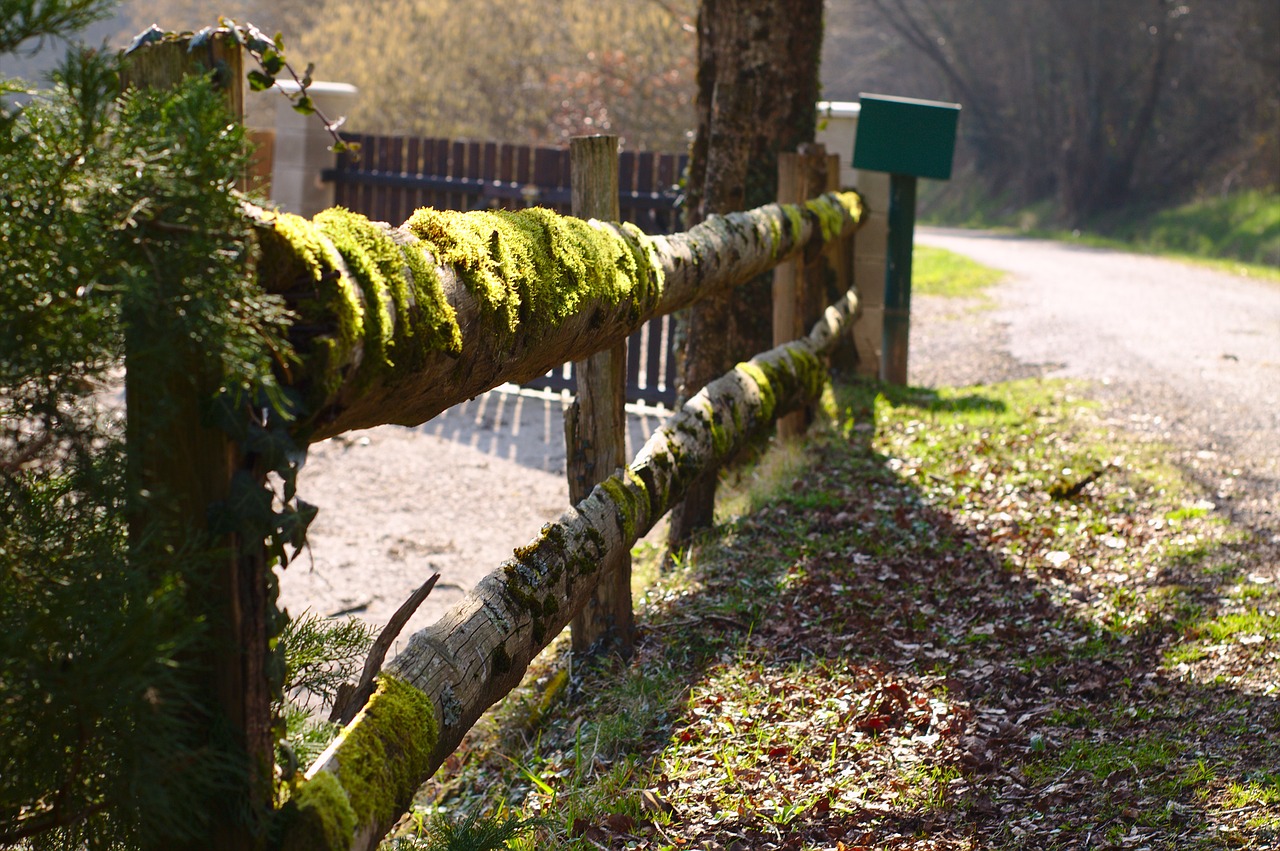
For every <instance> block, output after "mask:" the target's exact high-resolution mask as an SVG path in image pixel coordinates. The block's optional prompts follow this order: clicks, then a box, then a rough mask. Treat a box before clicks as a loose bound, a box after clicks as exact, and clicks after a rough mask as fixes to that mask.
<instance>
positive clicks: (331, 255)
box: [249, 193, 862, 440]
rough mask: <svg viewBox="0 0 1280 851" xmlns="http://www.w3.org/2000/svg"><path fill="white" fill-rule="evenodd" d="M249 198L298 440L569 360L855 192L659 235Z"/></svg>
mask: <svg viewBox="0 0 1280 851" xmlns="http://www.w3.org/2000/svg"><path fill="white" fill-rule="evenodd" d="M249 209H250V213H251V215H253V216H254V218H255V219H256V221H257V223H258V225H259V231H260V243H261V245H262V262H261V263H260V265H259V280H260V281H261V282H262V284H263V286H264V288H265V289H267V290H269V291H271V292H277V293H281V294H283V295H284V296H285V297H286V299H288V301H289V303H290V305H291V306H292V307H293V309H294V310H295V312H297V313H298V315H299V320H298V322H297V323H296V324H295V326H294V335H293V336H294V341H295V345H296V348H297V350H298V351H299V353H300V355H301V358H302V368H301V369H300V370H299V373H300V374H299V376H298V377H297V379H296V380H295V382H294V383H295V384H296V385H297V386H299V387H300V388H301V389H302V390H303V395H304V397H305V402H304V410H303V411H302V413H301V416H300V417H299V420H298V424H297V427H296V428H297V431H298V433H299V434H300V435H301V436H303V437H304V438H306V439H309V440H320V439H323V438H325V437H330V436H333V435H335V434H340V433H342V432H344V431H348V430H351V429H356V428H368V427H372V426H375V425H381V424H384V423H398V424H401V425H417V424H420V423H422V422H425V421H426V420H428V419H430V418H431V417H433V416H435V415H436V414H438V413H440V412H441V411H443V410H445V409H446V408H449V407H451V406H453V405H455V404H458V403H459V402H462V401H464V400H466V399H469V398H471V397H473V396H475V395H476V394H478V393H482V392H484V391H486V390H489V389H491V388H492V387H496V386H497V385H499V384H501V383H503V382H504V381H512V382H516V383H520V382H524V381H528V380H529V379H531V378H534V377H535V376H538V375H541V374H543V373H545V372H546V371H547V370H549V369H552V368H554V367H556V366H558V365H560V364H563V363H565V362H568V361H573V360H581V359H583V358H585V357H587V356H589V355H591V354H594V353H596V352H598V351H602V350H604V349H607V348H608V347H610V346H612V345H614V344H616V343H619V342H621V341H622V340H624V339H626V337H627V336H628V335H629V334H631V333H632V332H633V331H635V330H637V329H638V328H639V327H640V326H641V325H642V324H643V323H644V322H645V321H647V320H648V319H651V318H653V317H656V316H662V315H665V314H667V313H670V312H672V311H674V310H678V309H680V308H681V307H685V306H687V305H689V304H691V303H692V302H693V301H695V300H696V299H698V298H701V297H704V296H706V295H708V294H710V293H714V292H719V291H722V290H724V289H727V288H729V287H733V286H737V285H738V284H740V283H742V282H744V281H747V280H750V279H751V278H752V277H754V276H755V275H758V274H760V273H761V272H764V271H767V270H768V269H770V268H772V267H773V266H774V265H775V264H776V263H777V262H778V261H779V260H781V259H785V258H787V257H789V256H791V255H792V254H794V253H795V252H797V251H800V250H801V249H803V248H805V247H806V246H810V245H814V244H816V243H817V242H818V241H820V240H822V239H823V238H828V239H829V238H832V236H833V235H839V236H844V235H847V234H848V233H851V232H852V230H853V229H854V228H855V227H856V226H857V225H858V224H860V222H861V218H862V207H861V202H860V200H859V198H858V196H857V195H856V194H854V193H828V194H827V195H824V196H823V197H822V198H820V199H817V200H816V201H813V202H810V203H809V204H808V205H805V206H785V205H781V206H780V205H777V204H770V205H767V206H765V207H761V208H759V209H757V210H751V211H748V212H744V213H733V214H730V215H728V216H713V217H710V218H709V219H707V220H706V221H705V222H703V223H702V224H700V225H698V226H697V227H695V228H693V229H692V230H690V231H688V232H686V233H682V234H675V235H672V236H668V237H661V236H655V237H650V236H646V235H644V234H642V233H641V232H640V231H639V230H638V229H636V228H635V227H634V226H632V225H617V224H611V223H602V222H597V221H594V220H592V221H583V220H580V219H574V218H571V217H567V216H559V215H557V214H555V213H553V212H550V211H548V210H542V209H538V208H534V209H532V210H523V211H519V212H514V213H506V212H490V211H477V212H471V213H458V212H441V211H435V210H421V211H419V212H417V213H415V214H414V216H413V217H412V218H411V219H410V221H409V222H408V223H407V224H406V226H404V227H401V228H392V227H390V226H387V225H382V224H380V223H375V222H368V221H366V220H364V219H363V217H358V216H356V214H353V213H349V212H345V211H343V212H334V211H329V212H326V213H322V214H321V215H320V216H318V217H317V222H318V223H319V224H317V223H313V222H308V221H306V220H304V219H299V218H298V217H296V216H289V215H286V214H277V213H271V212H267V211H263V210H260V209H257V208H249ZM335 243H341V244H342V250H341V251H339V248H338V247H337V246H336V245H335ZM392 246H394V249H395V250H396V251H398V252H400V255H401V257H402V258H403V260H404V264H403V266H402V267H401V268H400V269H399V270H397V269H396V263H395V262H394V257H395V255H394V254H393V253H392Z"/></svg>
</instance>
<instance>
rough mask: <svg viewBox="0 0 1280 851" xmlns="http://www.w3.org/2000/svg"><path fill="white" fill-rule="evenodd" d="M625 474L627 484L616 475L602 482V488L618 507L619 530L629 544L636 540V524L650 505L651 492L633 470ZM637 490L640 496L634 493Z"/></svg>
mask: <svg viewBox="0 0 1280 851" xmlns="http://www.w3.org/2000/svg"><path fill="white" fill-rule="evenodd" d="M623 473H624V475H625V476H626V478H627V482H626V483H624V482H623V481H622V480H621V479H620V478H618V476H616V475H615V476H610V477H609V478H607V479H605V480H604V481H603V482H601V483H600V487H602V488H604V491H605V493H607V494H608V495H609V499H610V500H611V501H612V502H613V504H614V506H616V508H617V512H618V514H617V517H618V524H619V529H620V530H621V532H622V536H623V538H624V540H625V541H626V542H628V543H629V542H632V541H634V540H635V539H636V524H637V523H638V522H639V521H640V517H641V512H642V511H643V510H644V509H645V507H647V505H648V503H649V492H648V489H647V488H645V486H644V482H642V481H641V480H640V479H639V478H638V477H637V476H636V475H635V474H634V473H632V472H631V470H624V471H623ZM637 490H638V491H639V492H640V495H639V496H637V495H636V493H635V492H634V491H637ZM642 500H643V501H642Z"/></svg>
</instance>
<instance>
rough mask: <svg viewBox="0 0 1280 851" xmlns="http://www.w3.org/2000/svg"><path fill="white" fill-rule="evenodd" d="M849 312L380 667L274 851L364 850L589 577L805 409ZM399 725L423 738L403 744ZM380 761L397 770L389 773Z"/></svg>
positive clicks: (753, 370) (708, 390)
mask: <svg viewBox="0 0 1280 851" xmlns="http://www.w3.org/2000/svg"><path fill="white" fill-rule="evenodd" d="M856 305H857V300H856V296H855V295H854V293H853V292H849V293H846V294H845V296H844V297H843V298H842V299H841V300H840V301H839V302H837V303H836V304H834V305H832V306H831V307H828V308H827V310H826V312H825V314H824V316H823V318H822V319H821V320H820V321H819V322H818V323H817V325H815V327H814V329H813V331H812V332H811V333H810V334H809V335H808V336H807V337H805V338H803V339H800V340H796V341H794V342H791V343H788V344H786V345H785V346H780V347H778V348H775V349H772V350H770V351H768V352H765V353H763V354H761V355H758V356H756V357H755V358H752V359H751V360H750V361H748V362H746V363H742V364H739V365H738V366H737V367H735V368H734V369H733V370H732V371H731V372H729V373H728V374H726V375H724V376H722V377H721V378H719V379H717V380H715V381H713V382H711V383H709V384H708V385H707V386H706V387H704V388H703V389H702V390H701V391H700V392H699V393H698V394H697V395H696V396H694V398H692V399H691V400H689V402H687V403H686V404H685V405H684V407H683V408H682V409H681V410H680V412H679V413H677V414H676V415H674V416H673V417H672V418H671V420H670V421H668V422H667V423H666V424H665V425H664V426H662V427H661V428H659V429H658V430H657V431H656V432H655V433H654V434H653V436H652V437H651V438H650V439H649V440H648V442H647V443H646V444H645V445H644V447H643V448H642V449H641V450H640V452H639V454H638V455H637V456H636V458H635V459H634V460H633V461H632V462H631V464H630V465H629V466H628V467H626V468H625V469H624V470H620V471H619V472H617V473H615V474H614V475H613V476H611V477H609V478H608V479H607V480H606V481H604V482H602V483H601V484H599V485H597V486H596V487H595V488H594V489H593V490H592V491H591V493H590V495H588V497H587V498H586V499H585V500H583V501H581V502H579V503H578V504H577V505H576V506H575V507H574V508H571V509H569V510H568V511H566V512H565V513H564V514H563V515H561V517H560V519H559V520H558V521H556V522H555V523H549V524H547V525H546V526H544V527H543V529H542V532H541V534H540V535H539V536H538V537H537V538H536V539H535V540H534V541H532V542H531V543H530V544H529V545H527V546H524V547H520V548H518V549H517V550H516V551H515V553H514V558H512V559H511V560H509V561H507V562H505V563H504V564H503V565H501V566H500V567H499V568H498V569H497V570H495V571H494V572H492V573H490V574H489V575H488V576H486V577H484V578H483V579H481V580H480V582H479V583H478V584H477V585H476V587H475V588H474V589H473V590H472V591H471V592H469V593H468V594H467V595H466V597H464V598H463V599H462V600H461V601H460V602H458V603H457V604H455V605H454V606H453V607H452V608H451V609H450V610H449V611H448V612H446V613H445V614H444V616H442V617H441V618H440V620H438V621H437V622H436V623H435V624H433V625H431V626H429V627H427V628H425V629H423V630H420V631H419V632H418V633H416V634H415V635H414V636H413V637H412V638H410V639H409V644H408V646H407V647H406V649H405V650H404V652H402V653H401V654H400V655H398V656H397V657H396V658H395V659H393V660H391V662H389V663H388V664H387V666H386V668H385V669H384V674H383V676H382V678H381V680H380V685H379V692H378V693H375V696H374V698H373V700H372V701H371V702H370V704H369V706H367V707H366V708H365V710H363V711H362V712H361V714H360V715H358V716H357V717H356V719H355V720H354V721H353V722H352V723H351V724H350V725H348V726H347V727H346V728H345V729H344V730H343V733H342V734H341V736H339V738H338V739H337V741H335V742H334V743H333V745H331V746H330V747H329V748H328V749H327V750H326V751H325V753H324V754H322V755H321V756H320V757H319V758H318V759H317V760H316V762H315V763H314V764H313V765H312V766H311V767H310V769H309V770H308V771H307V773H306V780H305V782H304V783H303V784H302V786H301V787H300V789H299V791H298V796H297V799H296V801H295V804H294V806H296V807H297V815H296V820H295V822H294V824H293V827H292V828H291V834H290V836H289V838H288V839H287V840H286V843H285V847H286V848H302V847H310V848H313V849H314V848H326V849H329V848H334V849H336V848H351V849H371V848H373V847H374V846H375V845H376V844H377V841H378V839H379V838H380V837H381V836H382V835H383V834H384V833H385V832H386V830H387V829H388V828H389V827H390V826H391V825H392V823H394V821H395V819H396V818H397V817H398V815H399V814H400V813H401V812H403V810H404V808H405V807H407V806H408V805H409V802H410V801H411V799H412V796H413V793H414V791H415V790H416V789H417V787H418V786H419V785H420V784H421V783H422V782H423V781H425V780H426V779H427V778H428V777H430V775H431V774H432V773H434V772H435V770H436V769H437V768H438V767H439V766H440V765H441V764H442V763H443V762H444V760H445V759H446V758H447V757H448V756H449V754H451V753H452V752H453V751H454V750H455V749H456V748H457V746H458V744H459V743H460V742H461V740H462V737H463V735H464V734H465V733H466V732H467V731H468V730H469V729H470V728H471V726H472V725H473V724H474V723H475V721H476V720H477V719H478V718H479V717H480V715H481V714H482V713H483V712H484V711H485V709H487V708H488V707H490V706H492V705H493V704H494V703H496V702H497V701H498V700H499V699H501V698H502V697H503V696H504V695H506V694H507V693H508V692H510V691H511V689H513V688H515V686H516V685H518V684H519V682H520V680H521V679H522V678H523V676H524V673H525V671H526V670H527V668H528V665H529V663H530V662H531V661H532V660H533V658H534V657H535V656H536V655H537V654H538V653H539V652H540V651H541V650H542V649H543V648H544V647H546V645H547V644H549V643H550V642H551V640H552V639H553V638H554V637H555V636H556V635H557V634H558V633H559V632H560V630H562V629H563V628H564V626H565V625H566V624H567V623H569V621H570V619H571V618H572V616H573V615H574V614H575V613H576V612H577V611H579V610H580V609H581V607H582V606H584V605H585V604H586V601H587V600H588V599H589V598H590V597H591V595H592V593H593V592H594V590H595V586H596V583H597V582H598V581H599V577H600V575H601V571H600V565H601V564H602V563H605V562H606V561H607V560H608V559H609V558H610V557H611V556H612V555H614V554H616V553H620V552H625V551H627V550H629V549H630V548H631V546H632V545H633V544H634V543H635V541H636V540H637V539H638V538H639V537H640V536H642V535H644V534H645V533H646V532H647V531H648V530H649V529H650V528H652V526H653V524H654V523H656V522H657V520H658V519H659V518H660V517H661V516H662V515H663V514H664V513H666V511H667V510H668V509H669V508H670V507H671V505H672V504H673V503H674V502H675V501H677V500H679V499H680V498H681V496H682V495H683V494H684V492H685V490H686V489H687V487H688V485H689V483H690V482H692V481H694V479H695V478H696V477H697V476H698V475H699V474H700V473H701V471H702V470H704V469H706V468H707V467H708V466H711V465H715V464H718V463H720V462H723V461H724V460H725V459H727V458H730V457H732V456H733V455H734V454H735V453H737V452H738V451H739V450H740V449H741V448H742V447H743V446H744V445H746V442H747V441H749V440H750V439H751V438H752V436H753V435H755V434H758V433H759V432H760V431H761V430H763V429H766V428H769V427H770V426H771V425H772V424H773V422H774V420H775V419H776V418H777V417H778V416H779V415H780V414H782V413H784V412H786V411H788V410H792V409H794V408H795V407H797V406H800V405H804V404H807V403H809V402H810V401H812V400H813V399H816V398H817V397H818V395H819V394H820V393H821V392H822V388H823V385H824V383H825V381H826V370H825V368H824V366H823V362H822V357H823V355H824V354H825V353H827V352H829V351H830V349H831V348H832V347H833V346H834V345H835V344H836V342H837V341H838V339H839V337H840V334H841V332H842V330H843V329H844V328H845V327H846V326H847V324H848V322H849V318H850V316H851V315H852V314H853V312H854V309H855V308H856ZM404 724H412V725H413V726H414V729H415V730H416V732H417V734H419V735H420V736H422V737H423V738H422V739H421V740H412V741H411V740H409V739H407V738H406V736H407V734H406V731H405V729H404V726H403V725H404ZM370 754H374V755H375V756H373V757H371V756H370ZM384 754H385V755H387V756H385V757H384V756H383V755H384ZM392 758H395V759H398V760H399V762H396V763H395V764H394V765H389V764H388V762H389V760H390V759H392ZM406 765H411V766H412V767H413V770H407V769H406V768H405V766H406ZM309 788H314V789H316V790H323V791H316V792H314V793H313V792H310V791H308V790H309ZM353 790H354V791H353ZM344 807H345V808H346V809H345V810H344V809H343V808H344ZM339 811H341V812H342V813H344V814H345V815H346V816H347V817H348V818H349V819H350V820H351V821H354V824H355V827H354V830H346V831H341V832H335V833H334V834H333V835H332V836H326V837H325V838H324V839H323V841H324V842H325V843H327V844H323V845H322V844H320V843H319V841H318V840H317V839H316V837H317V836H320V835H322V834H321V832H320V827H321V826H322V825H334V824H337V823H338V822H339V821H340V820H339V819H337V818H336V817H335V813H338V812H339Z"/></svg>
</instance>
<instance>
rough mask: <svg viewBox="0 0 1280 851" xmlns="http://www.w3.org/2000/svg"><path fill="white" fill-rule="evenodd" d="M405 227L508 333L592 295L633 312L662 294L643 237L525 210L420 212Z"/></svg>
mask: <svg viewBox="0 0 1280 851" xmlns="http://www.w3.org/2000/svg"><path fill="white" fill-rule="evenodd" d="M405 227H406V228H407V229H408V230H409V231H411V232H412V233H413V234H414V235H415V236H417V237H418V238H419V239H421V240H422V241H423V243H424V244H425V247H427V248H428V250H430V251H431V253H432V254H433V255H434V256H435V258H436V260H437V261H439V262H440V263H444V264H449V265H452V266H453V267H454V268H455V269H456V270H457V272H458V274H459V277H460V278H461V279H462V282H463V284H464V285H465V286H466V287H467V289H468V291H470V292H471V294H472V295H473V296H474V297H475V298H476V300H477V302H478V303H479V304H480V305H481V306H482V308H483V309H484V310H485V311H486V312H487V313H489V314H490V315H492V316H495V317H497V318H498V319H500V320H501V322H502V324H503V325H504V326H505V328H506V329H507V330H509V331H511V332H513V333H514V332H515V331H516V329H517V328H518V327H519V326H520V325H521V323H525V322H533V323H536V324H540V325H544V326H545V325H549V326H550V327H555V326H556V325H558V324H559V323H560V322H562V321H563V320H565V319H566V318H568V317H570V316H572V315H574V314H575V313H576V312H577V311H578V310H579V309H580V307H581V305H582V304H583V303H584V302H585V301H588V300H592V299H596V300H600V301H603V302H605V303H606V304H611V305H616V304H619V303H620V302H621V301H622V300H623V299H626V298H630V299H631V300H632V301H633V302H634V303H635V304H636V305H637V310H638V309H639V308H640V306H642V305H647V304H650V303H652V302H653V301H654V300H656V299H657V298H658V297H659V296H660V295H661V292H662V276H661V271H660V270H659V268H658V266H657V265H656V264H655V262H654V260H655V257H656V255H655V253H654V252H655V249H654V248H653V246H652V244H651V242H650V240H649V239H648V238H647V237H645V236H644V235H643V234H642V233H640V232H639V231H638V230H637V229H635V228H627V227H625V226H624V227H622V228H617V229H615V228H613V227H610V226H607V225H603V224H600V223H598V222H586V221H583V220H581V219H574V218H570V217H567V216H560V215H558V214H556V213H554V212H552V211H550V210H546V209H542V208H538V207H535V208H532V209H528V210H520V211H516V212H510V211H503V210H498V211H475V212H470V213H460V212H456V211H452V210H432V209H421V210H418V211H417V212H416V213H414V214H413V216H412V217H411V218H410V219H409V221H408V222H406V223H405Z"/></svg>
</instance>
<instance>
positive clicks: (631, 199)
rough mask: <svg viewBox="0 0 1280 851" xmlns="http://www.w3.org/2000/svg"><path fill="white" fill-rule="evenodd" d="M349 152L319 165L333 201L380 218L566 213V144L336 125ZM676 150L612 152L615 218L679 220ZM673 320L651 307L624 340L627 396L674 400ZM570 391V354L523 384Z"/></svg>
mask: <svg viewBox="0 0 1280 851" xmlns="http://www.w3.org/2000/svg"><path fill="white" fill-rule="evenodd" d="M345 136H346V138H348V139H349V140H350V141H352V142H357V143H359V145H360V150H359V153H358V154H354V155H353V154H350V153H342V154H339V155H338V158H337V163H336V165H335V167H334V168H332V169H328V170H326V171H324V172H323V173H322V177H323V179H325V180H327V181H330V182H332V183H333V184H334V203H335V204H336V205H338V206H340V207H346V208H347V209H348V210H351V211H353V212H357V213H360V214H362V215H365V216H368V217H369V218H370V219H373V220H375V221H381V222H390V223H391V224H399V223H400V222H403V221H404V220H405V219H406V218H408V216H409V215H410V214H411V213H412V212H413V211H414V210H416V209H418V208H419V207H434V208H436V209H438V210H485V209H507V210H511V209H520V208H523V207H530V206H534V205H537V206H542V207H549V208H551V209H553V210H555V211H556V212H559V213H564V214H567V213H569V212H570V211H571V210H570V208H571V203H570V180H569V174H570V158H569V149H568V148H552V147H535V146H531V145H510V144H503V143H500V142H472V141H464V140H458V139H431V138H419V137H416V136H381V135H371V134H358V133H357V134H345ZM687 164H688V156H687V155H685V154H662V153H653V152H648V151H640V152H637V151H623V152H621V153H620V154H619V155H618V207H619V217H618V221H621V222H630V223H631V224H634V225H636V226H637V227H639V228H640V229H641V230H642V231H644V232H645V233H648V234H669V233H675V232H676V231H678V230H679V229H680V227H679V225H680V221H679V220H680V201H681V195H680V190H679V186H678V184H679V181H680V179H681V177H682V176H683V174H684V171H685V166H686V165H687ZM673 331H674V320H673V319H672V318H670V317H659V318H657V319H655V320H654V321H653V322H652V323H651V324H650V325H647V326H645V327H644V328H643V329H641V330H640V331H637V332H636V333H635V334H634V335H633V336H632V337H631V339H630V340H629V341H628V343H627V345H628V350H629V354H628V364H629V373H628V377H627V378H628V380H627V399H628V401H632V402H644V403H648V404H658V405H665V406H667V407H671V406H673V405H674V404H675V401H676V358H675V352H674V340H675V336H674V334H673V333H672V332H673ZM524 386H526V387H530V388H536V389H544V390H554V391H559V390H568V391H570V392H573V391H574V390H575V389H576V387H577V380H576V377H575V374H574V371H573V368H572V366H571V365H570V364H564V365H563V366H557V367H555V368H554V369H552V370H550V371H548V372H547V373H546V374H545V375H541V376H538V377H536V378H534V379H532V380H530V381H528V382H526V383H525V384H524Z"/></svg>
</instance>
